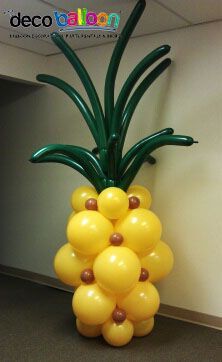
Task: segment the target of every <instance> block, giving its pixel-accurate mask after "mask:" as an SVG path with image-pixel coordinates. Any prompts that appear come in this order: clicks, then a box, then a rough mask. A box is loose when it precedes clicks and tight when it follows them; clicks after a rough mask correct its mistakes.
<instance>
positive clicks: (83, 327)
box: [76, 318, 102, 338]
mask: <svg viewBox="0 0 222 362" xmlns="http://www.w3.org/2000/svg"><path fill="white" fill-rule="evenodd" d="M101 327H102V326H101V325H97V326H89V325H88V324H85V323H83V322H81V321H80V320H79V319H78V318H76V328H77V330H78V332H79V333H80V334H82V336H84V337H89V338H92V337H98V336H100V334H101Z"/></svg>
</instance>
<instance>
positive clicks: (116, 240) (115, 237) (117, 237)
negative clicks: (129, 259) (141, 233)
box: [109, 233, 123, 246]
mask: <svg viewBox="0 0 222 362" xmlns="http://www.w3.org/2000/svg"><path fill="white" fill-rule="evenodd" d="M109 241H110V242H111V244H112V245H114V246H119V245H120V244H122V242H123V236H122V234H120V233H113V234H112V235H111V236H110V238H109Z"/></svg>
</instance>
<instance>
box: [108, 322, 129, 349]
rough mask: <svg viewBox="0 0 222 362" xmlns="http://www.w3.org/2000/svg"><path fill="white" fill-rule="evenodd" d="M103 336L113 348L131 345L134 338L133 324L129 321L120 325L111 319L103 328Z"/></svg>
mask: <svg viewBox="0 0 222 362" xmlns="http://www.w3.org/2000/svg"><path fill="white" fill-rule="evenodd" d="M102 335H103V338H104V339H105V340H106V342H107V343H109V344H111V346H115V347H121V346H124V345H125V344H127V343H129V342H130V341H131V339H132V337H133V324H132V323H131V322H130V321H129V320H127V319H126V320H125V321H124V322H123V323H120V324H119V323H115V322H114V321H113V320H112V319H109V320H108V321H107V322H106V323H104V324H103V326H102Z"/></svg>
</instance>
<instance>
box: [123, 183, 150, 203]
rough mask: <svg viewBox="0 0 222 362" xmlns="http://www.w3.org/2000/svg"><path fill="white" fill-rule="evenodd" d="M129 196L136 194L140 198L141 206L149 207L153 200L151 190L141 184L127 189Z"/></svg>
mask: <svg viewBox="0 0 222 362" xmlns="http://www.w3.org/2000/svg"><path fill="white" fill-rule="evenodd" d="M127 195H128V197H131V196H136V197H138V199H139V200H140V207H142V208H144V209H149V208H150V206H151V202H152V197H151V194H150V192H149V190H148V189H147V188H146V187H144V186H141V185H132V186H130V187H129V188H128V190H127Z"/></svg>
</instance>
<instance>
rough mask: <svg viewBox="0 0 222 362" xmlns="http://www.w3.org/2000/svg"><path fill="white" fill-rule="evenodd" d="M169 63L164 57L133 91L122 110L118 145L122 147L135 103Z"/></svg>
mask: <svg viewBox="0 0 222 362" xmlns="http://www.w3.org/2000/svg"><path fill="white" fill-rule="evenodd" d="M170 64H171V60H170V59H169V58H167V59H164V60H163V61H162V62H161V63H160V64H159V65H157V66H156V68H154V69H153V70H152V72H150V74H148V75H147V76H146V77H145V78H144V80H143V81H142V82H141V83H140V85H139V86H138V87H137V89H136V90H135V92H134V93H133V95H132V97H131V98H130V100H129V102H128V104H127V106H126V108H125V110H124V112H123V115H122V125H121V131H120V147H121V149H122V148H123V145H124V141H125V137H126V133H127V130H128V127H129V124H130V121H131V119H132V116H133V113H134V111H135V109H136V107H137V104H138V103H139V101H140V99H141V98H142V96H143V95H144V93H145V92H146V90H147V89H148V88H149V86H150V85H151V84H152V83H153V82H154V81H155V80H156V78H157V77H159V75H160V74H162V73H163V72H164V70H165V69H166V68H168V67H169V65H170Z"/></svg>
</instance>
